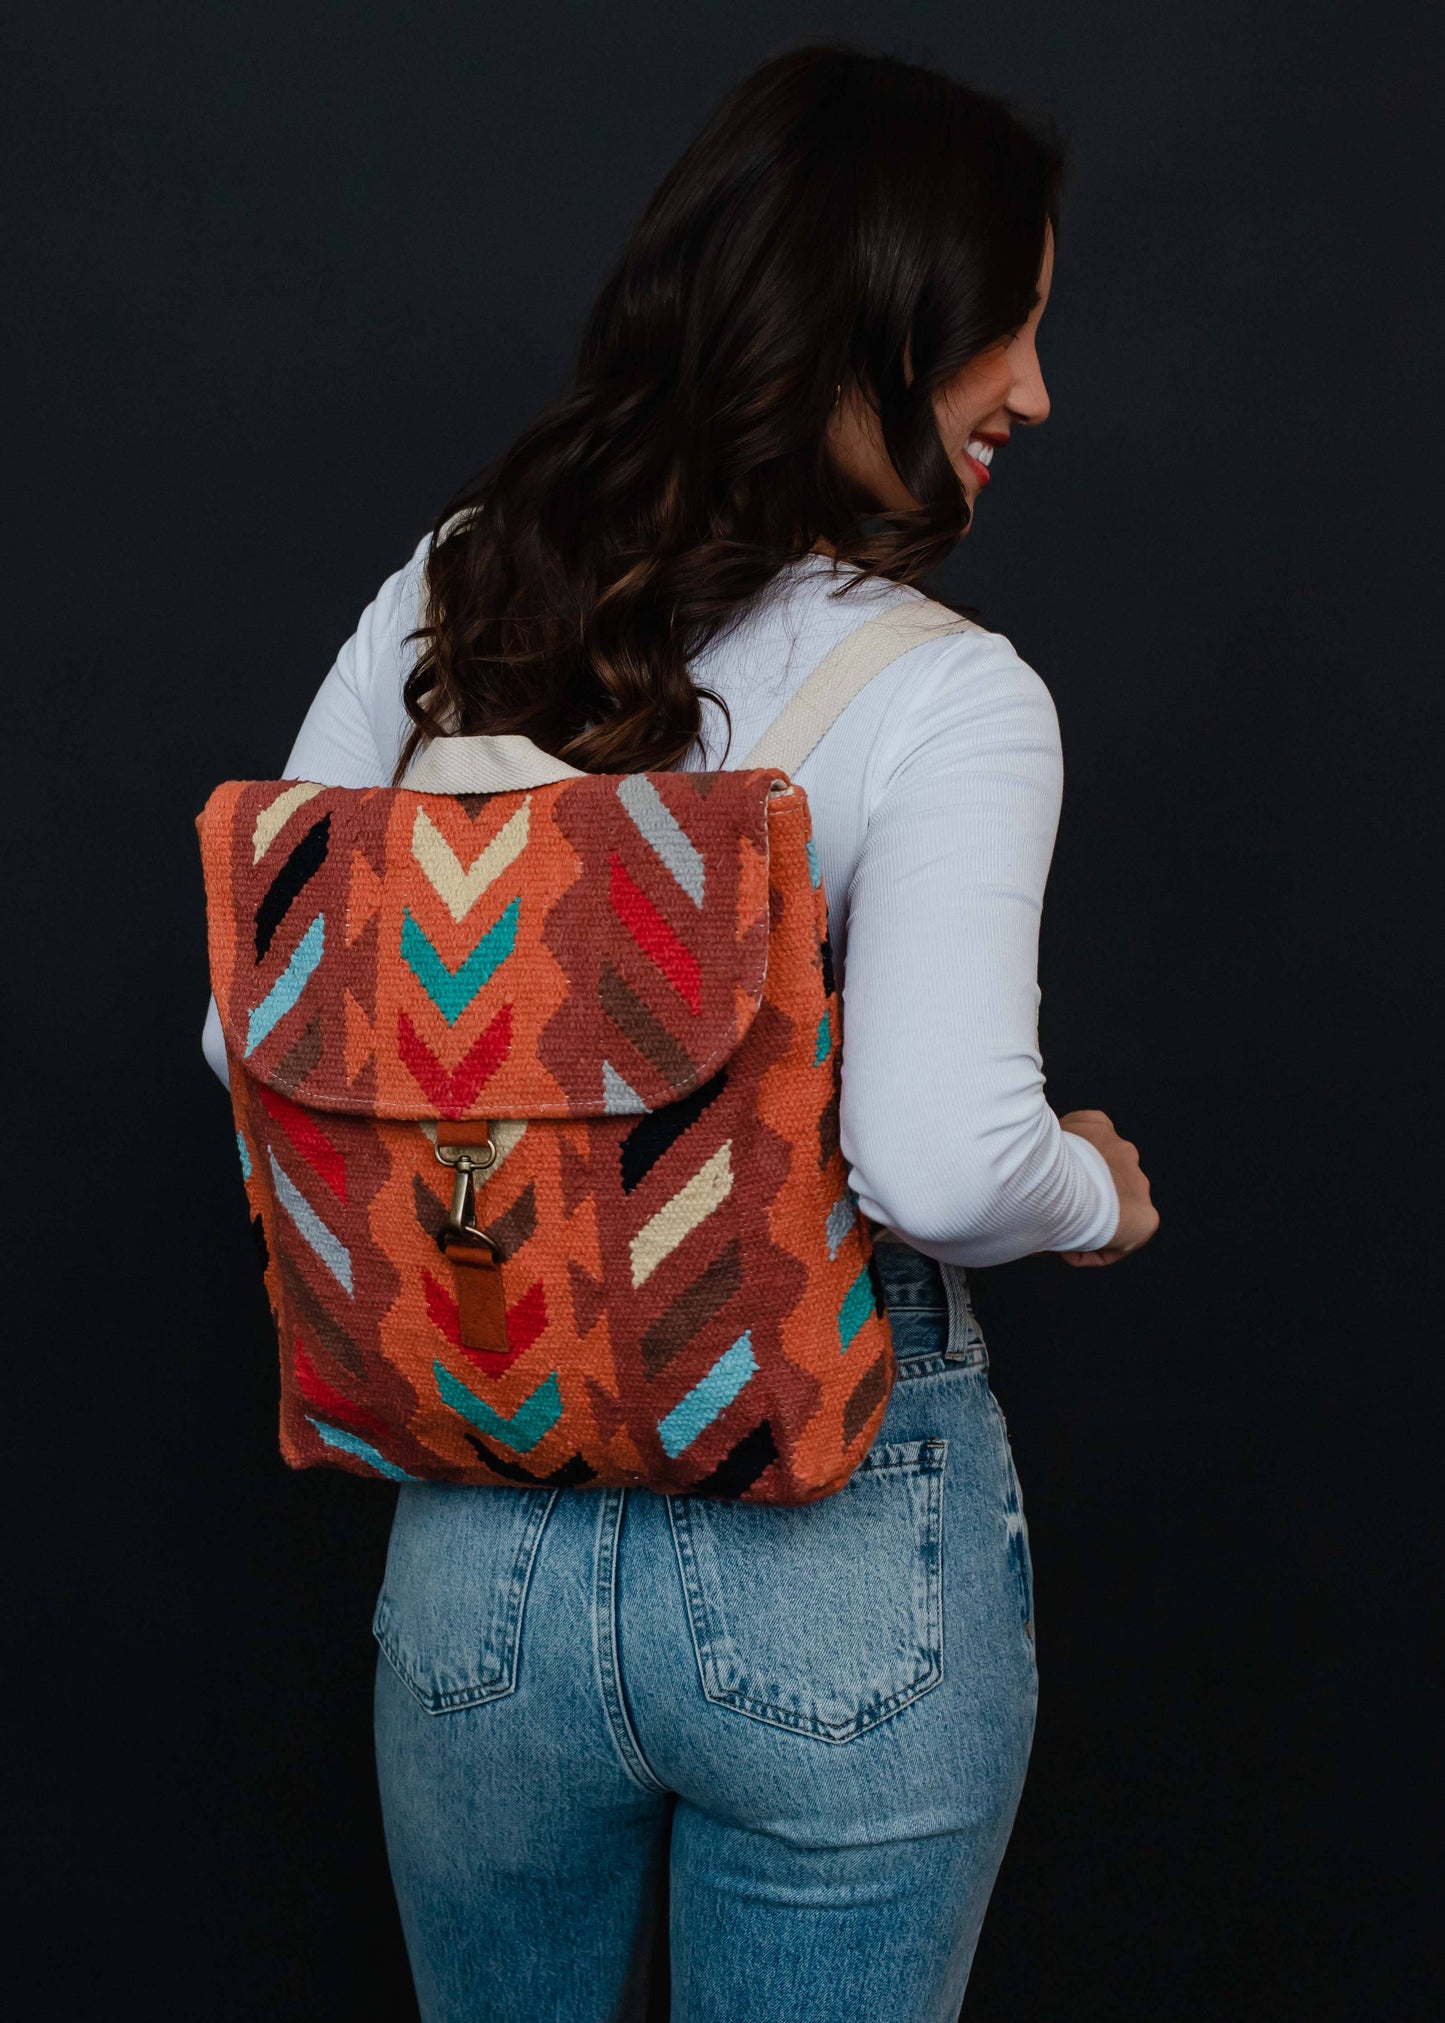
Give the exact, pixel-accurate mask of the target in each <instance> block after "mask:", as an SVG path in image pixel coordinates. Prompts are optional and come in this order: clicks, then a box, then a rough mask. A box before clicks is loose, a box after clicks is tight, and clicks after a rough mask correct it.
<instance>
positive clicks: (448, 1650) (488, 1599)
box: [371, 1482, 557, 1714]
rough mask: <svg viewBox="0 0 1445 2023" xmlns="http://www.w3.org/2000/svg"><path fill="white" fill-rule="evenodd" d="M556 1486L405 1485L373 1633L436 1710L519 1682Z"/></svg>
mask: <svg viewBox="0 0 1445 2023" xmlns="http://www.w3.org/2000/svg"><path fill="white" fill-rule="evenodd" d="M556 1496H557V1491H556V1490H555V1489H472V1488H453V1487H451V1486H449V1485H446V1484H443V1483H425V1482H419V1483H403V1484H402V1486H401V1488H400V1489H399V1490H398V1492H397V1503H396V1512H395V1515H394V1516H393V1518H392V1521H391V1537H390V1539H389V1540H388V1542H387V1548H386V1572H385V1574H384V1576H383V1578H382V1584H381V1592H380V1594H379V1595H378V1597H377V1602H376V1611H375V1614H374V1615H373V1617H372V1623H371V1631H372V1635H373V1636H374V1637H375V1638H376V1641H377V1642H378V1644H380V1646H381V1648H382V1650H383V1651H384V1652H385V1654H386V1656H387V1657H388V1658H389V1659H390V1661H391V1663H392V1665H393V1666H394V1667H395V1669H396V1671H397V1673H398V1674H399V1675H400V1677H401V1679H402V1682H403V1683H404V1684H405V1685H406V1686H408V1687H409V1688H410V1690H411V1691H412V1692H413V1693H414V1694H415V1695H416V1697H417V1699H418V1700H420V1702H421V1704H422V1705H423V1707H425V1708H426V1710H427V1712H428V1713H430V1714H445V1713H449V1712H451V1711H452V1710H454V1709H455V1708H458V1707H476V1706H480V1705H481V1703H482V1702H483V1701H485V1700H499V1699H501V1698H502V1696H503V1695H504V1694H506V1693H510V1692H511V1691H512V1690H513V1688H514V1687H515V1685H516V1669H517V1647H518V1643H519V1641H520V1638H521V1633H522V1609H523V1605H524V1603H525V1601H526V1598H527V1584H528V1582H529V1581H530V1580H531V1577H532V1563H533V1561H534V1560H535V1558H536V1556H537V1546H538V1542H539V1540H540V1539H541V1536H542V1527H543V1526H544V1525H545V1524H546V1522H547V1513H548V1511H549V1510H550V1509H551V1508H552V1504H553V1502H554V1501H555V1499H556Z"/></svg>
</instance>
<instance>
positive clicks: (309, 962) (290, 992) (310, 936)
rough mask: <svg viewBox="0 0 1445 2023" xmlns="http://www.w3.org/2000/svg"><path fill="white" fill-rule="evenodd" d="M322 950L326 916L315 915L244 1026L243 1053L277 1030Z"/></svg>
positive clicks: (304, 986) (248, 1051) (305, 983)
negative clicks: (283, 967) (273, 1030)
mask: <svg viewBox="0 0 1445 2023" xmlns="http://www.w3.org/2000/svg"><path fill="white" fill-rule="evenodd" d="M325 946H326V916H325V915H324V914H322V913H318V914H317V916H316V918H315V919H314V920H313V921H312V923H311V925H310V926H309V927H308V928H307V930H306V932H305V933H304V934H303V935H302V937H301V939H300V940H299V941H298V942H297V944H296V946H295V948H294V949H293V950H292V953H291V960H290V961H289V962H288V963H287V965H286V967H285V969H283V970H282V972H281V974H280V976H278V977H277V979H276V981H275V982H274V983H273V984H272V986H271V988H270V989H269V990H268V991H267V993H266V995H265V996H264V997H263V998H262V1000H261V1002H260V1003H259V1004H258V1005H257V1007H256V1009H255V1010H254V1011H253V1012H252V1014H251V1016H250V1018H249V1019H248V1021H247V1023H246V1053H247V1055H248V1056H249V1055H251V1054H253V1053H255V1051H256V1049H257V1047H259V1046H260V1044H261V1042H262V1040H264V1039H265V1037H266V1035H267V1033H269V1032H270V1031H272V1029H273V1028H274V1027H276V1026H278V1025H279V1024H280V1023H281V1021H282V1019H284V1018H285V1016H286V1014H287V1012H288V1011H290V1010H291V1008H292V1006H293V1005H294V1004H295V1003H296V1000H297V999H298V998H299V997H300V995H301V993H302V991H303V990H305V988H306V986H307V984H308V983H309V982H310V981H311V979H312V977H313V976H314V975H315V974H316V966H317V964H318V963H319V962H320V960H321V956H322V951H323V950H324V948H325Z"/></svg>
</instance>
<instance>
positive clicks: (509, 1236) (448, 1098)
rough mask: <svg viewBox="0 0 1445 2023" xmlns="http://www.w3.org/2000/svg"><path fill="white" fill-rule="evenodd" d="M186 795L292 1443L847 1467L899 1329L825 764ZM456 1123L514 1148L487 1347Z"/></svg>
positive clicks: (688, 1472)
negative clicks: (812, 777) (857, 1046)
mask: <svg viewBox="0 0 1445 2023" xmlns="http://www.w3.org/2000/svg"><path fill="white" fill-rule="evenodd" d="M197 826H198V829H199V831H200V836H201V846H202V856H203V863H204V869H205V878H206V893H207V911H208V919H209V939H210V960H211V973H212V982H213V987H214V990H215V994H216V1001H217V1004H218V1007H219V1010H220V1014H221V1020H222V1025H223V1027H224V1030H225V1034H226V1044H227V1051H228V1055H229V1058H230V1065H231V1087H232V1096H233V1105H234V1110H235V1122H236V1128H237V1143H238V1148H239V1152H240V1159H241V1166H242V1172H243V1175H244V1179H245V1184H246V1189H247V1193H248V1196H249V1200H250V1206H251V1210H252V1215H253V1227H254V1229H255V1232H256V1235H257V1238H258V1241H259V1243H260V1246H261V1249H262V1252H263V1256H264V1257H265V1260H266V1266H265V1269H266V1284H267V1289H268V1293H269V1296H270V1300H271V1305H272V1310H273V1313H274V1316H275V1320H276V1325H277V1329H278V1334H279V1340H280V1348H281V1417H280V1444H281V1450H282V1453H283V1455H284V1457H285V1459H286V1460H287V1461H288V1462H289V1463H290V1464H291V1465H292V1466H293V1467H298V1468H301V1467H310V1466H316V1465H324V1466H333V1467H340V1468H345V1469H349V1470H353V1471H355V1472H358V1473H362V1474H371V1475H379V1476H383V1477H386V1478H388V1479H390V1480H393V1481H399V1482H400V1481H413V1480H420V1481H434V1482H449V1483H458V1484H499V1485H508V1484H521V1485H528V1486H531V1485H535V1484H560V1485H565V1486H578V1487H580V1486H586V1485H597V1486H604V1485H617V1484H641V1485H645V1486H647V1487H649V1488H653V1489H658V1490H667V1491H673V1492H678V1493H688V1494H699V1495H713V1496H720V1497H729V1498H744V1499H747V1500H750V1501H756V1502H760V1503H805V1502H808V1501H811V1500H813V1499H815V1498H817V1497H821V1496H826V1495H828V1494H829V1493H831V1492H832V1491H833V1490H836V1489H838V1488H840V1487H841V1486H842V1484H843V1483H844V1482H845V1481H846V1480H847V1479H848V1477H849V1475H850V1474H851V1473H852V1470H853V1469H854V1467H855V1466H856V1465H857V1463H858V1462H859V1460H861V1458H862V1456H863V1454H864V1453H865V1452H866V1450H867V1448H868V1446H869V1444H870V1442H871V1441H872V1439H873V1438H874V1436H875V1434H876V1432H877V1429H878V1426H879V1424H880V1422H881V1419H882V1416H883V1411H884V1407H885V1405H886V1403H887V1398H888V1394H889V1391H890V1388H891V1384H892V1377H893V1358H892V1345H891V1340H890V1335H889V1328H888V1320H887V1315H886V1313H885V1312H884V1310H883V1305H882V1300H881V1296H880V1292H879V1285H878V1279H877V1273H876V1270H875V1268H874V1265H873V1261H872V1248H871V1238H870V1232H869V1228H868V1225H867V1223H866V1222H865V1221H864V1219H863V1218H862V1217H861V1216H860V1214H859V1213H858V1209H857V1204H856V1202H855V1200H854V1198H853V1196H852V1194H851V1193H850V1191H849V1188H848V1185H847V1167H846V1162H845V1161H844V1158H843V1155H842V1152H841V1150H840V1147H839V1139H838V1116H839V1112H838V1099H839V1087H840V1081H839V1061H840V1031H839V1001H838V996H837V993H836V990H835V987H834V979H833V976H832V970H831V963H830V959H829V950H828V944H827V913H826V907H825V904H824V895H823V891H822V887H821V881H820V878H819V875H818V870H817V858H816V852H815V849H814V846H813V842H812V836H811V825H810V819H809V814H808V807H807V800H806V796H805V794H804V793H803V790H802V789H801V788H799V787H797V786H796V785H792V784H789V783H788V782H787V780H786V778H785V777H783V776H780V775H779V773H778V772H777V771H776V769H774V768H770V767H758V768H751V769H744V770H739V771H731V772H712V773H688V772H678V773H639V774H626V775H600V774H599V775H588V776H577V777H574V778H570V779H565V780H562V781H559V782H553V783H551V784H547V785H542V786H537V787H533V788H531V789H530V790H528V791H525V792H523V791H512V792H498V793H490V794H485V795H483V794H456V795H453V794H437V793H420V792H415V791H412V790H410V789H407V788H405V787H402V788H372V789H352V788H336V787H321V786H317V785H314V784H311V783H309V782H304V781H289V782H288V781H269V782H239V783H237V782H232V783H229V784H227V785H225V786H222V787H219V788H218V789H217V790H216V792H215V793H214V794H213V795H212V797H211V799H210V800H209V802H208V803H207V805H206V808H205V810H204V811H203V813H202V814H201V816H200V817H199V818H198V824H197ZM458 1120H478V1122H477V1129H476V1130H475V1131H474V1132H473V1133H472V1134H471V1135H473V1136H480V1135H482V1133H483V1132H486V1133H487V1134H489V1138H490V1144H491V1147H492V1148H494V1163H493V1164H492V1165H491V1166H490V1168H489V1169H488V1170H487V1171H486V1172H485V1174H480V1173H479V1174H478V1175H477V1176H476V1192H475V1203H476V1205H475V1209H474V1214H475V1217H476V1221H477V1223H478V1224H480V1225H482V1226H483V1227H484V1231H485V1237H486V1241H487V1244H488V1245H489V1246H490V1248H489V1250H488V1252H487V1253H486V1256H487V1261H488V1262H491V1261H492V1259H493V1258H495V1259H496V1260H497V1261H498V1264H499V1284H500V1295H499V1297H500V1300H501V1302H502V1305H501V1307H500V1308H499V1313H501V1314H503V1315H504V1327H503V1328H502V1330H501V1332H500V1333H499V1334H498V1336H497V1337H496V1339H495V1340H493V1341H491V1342H490V1343H489V1345H487V1346H481V1347H479V1346H477V1345H476V1343H475V1340H473V1341H471V1342H470V1343H469V1341H468V1339H467V1329H466V1328H465V1327H464V1326H463V1325H462V1311H461V1306H460V1301H461V1299H462V1293H461V1291H460V1289H459V1284H458V1281H459V1280H460V1279H461V1278H462V1276H463V1274H462V1273H461V1272H460V1271H456V1272H454V1271H453V1269H452V1268H451V1266H450V1265H449V1263H448V1257H449V1256H450V1255H451V1254H452V1253H450V1252H448V1251H447V1250H446V1249H445V1248H444V1239H445V1237H446V1229H447V1219H448V1211H449V1203H451V1202H452V1200H453V1194H452V1189H453V1174H452V1173H450V1172H448V1170H447V1168H446V1166H445V1165H444V1164H441V1163H439V1151H438V1132H439V1130H440V1132H441V1135H442V1139H443V1141H444V1145H445V1142H446V1141H447V1140H448V1139H449V1138H450V1139H455V1138H456V1137H457V1135H458V1134H457V1132H456V1131H455V1129H451V1130H450V1131H449V1130H448V1124H449V1122H450V1123H451V1124H452V1125H455V1123H456V1122H457V1121H458ZM462 1135H466V1134H462ZM473 1233H474V1234H475V1231H474V1232H473Z"/></svg>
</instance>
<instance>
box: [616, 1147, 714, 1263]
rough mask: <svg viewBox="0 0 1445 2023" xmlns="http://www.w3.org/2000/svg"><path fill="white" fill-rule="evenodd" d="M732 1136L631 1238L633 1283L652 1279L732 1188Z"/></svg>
mask: <svg viewBox="0 0 1445 2023" xmlns="http://www.w3.org/2000/svg"><path fill="white" fill-rule="evenodd" d="M732 1149H733V1144H732V1139H731V1138H729V1139H728V1141H727V1143H726V1144H725V1145H719V1147H718V1149H717V1151H716V1152H714V1153H713V1155H712V1157H711V1159H709V1160H708V1162H707V1164H706V1165H705V1166H700V1167H699V1168H698V1170H697V1172H696V1173H694V1174H693V1176H692V1178H691V1180H689V1181H688V1183H687V1185H686V1186H685V1187H681V1188H679V1189H678V1191H677V1193H676V1194H674V1195H673V1197H672V1199H671V1201H669V1202H668V1203H667V1204H666V1205H665V1206H664V1207H662V1208H659V1209H658V1211H657V1213H656V1215H654V1216H653V1217H651V1219H650V1220H649V1221H647V1222H644V1223H643V1225H642V1227H641V1229H639V1230H638V1232H637V1234H636V1236H634V1237H633V1239H632V1246H631V1249H632V1283H633V1284H634V1286H638V1285H641V1284H642V1283H643V1282H644V1280H646V1279H649V1278H651V1276H652V1274H653V1273H654V1272H655V1271H656V1270H657V1267H658V1266H659V1265H660V1264H661V1263H662V1261H663V1259H664V1258H667V1257H671V1255H672V1253H673V1252H674V1251H675V1250H676V1249H677V1246H678V1245H679V1244H680V1243H681V1242H682V1240H683V1238H684V1237H685V1236H688V1235H690V1234H691V1233H692V1231H693V1230H694V1229H696V1228H697V1226H698V1224H699V1223H700V1222H701V1221H702V1220H703V1218H704V1217H705V1216H708V1215H711V1214H712V1212H713V1210H714V1209H715V1208H716V1207H717V1206H718V1205H719V1203H720V1202H723V1201H726V1200H727V1198H728V1196H729V1195H730V1194H731V1193H732V1191H733V1168H732Z"/></svg>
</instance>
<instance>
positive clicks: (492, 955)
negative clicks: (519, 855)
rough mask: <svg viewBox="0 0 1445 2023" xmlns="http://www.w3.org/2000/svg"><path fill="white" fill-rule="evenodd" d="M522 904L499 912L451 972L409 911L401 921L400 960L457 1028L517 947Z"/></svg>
mask: <svg viewBox="0 0 1445 2023" xmlns="http://www.w3.org/2000/svg"><path fill="white" fill-rule="evenodd" d="M521 907H522V902H521V900H520V899H514V900H513V901H512V903H511V905H510V906H508V907H507V909H506V911H505V912H503V913H499V914H498V915H497V918H496V919H495V920H494V921H493V922H492V925H491V926H490V927H489V928H488V929H487V931H486V933H485V934H484V935H483V936H482V938H481V940H480V941H479V942H478V943H477V945H476V947H475V948H473V950H472V951H471V953H470V954H469V955H468V956H467V957H466V959H465V961H463V962H461V963H459V964H458V965H457V967H456V968H455V969H449V968H448V967H447V965H446V964H445V963H444V962H443V961H442V959H441V957H440V956H439V955H438V954H437V952H436V950H435V949H434V948H433V947H432V945H431V943H430V942H429V941H428V940H427V938H426V934H425V932H424V930H423V929H422V928H420V927H418V926H417V924H416V922H415V920H413V918H412V916H411V914H410V912H406V913H404V914H403V915H402V918H401V959H402V961H403V962H404V963H405V964H406V966H407V968H408V969H409V970H410V971H411V973H412V975H413V976H414V977H415V978H416V980H417V982H418V983H419V984H420V985H421V987H422V989H423V990H424V991H425V992H426V994H427V996H428V997H429V998H430V999H431V1001H432V1003H433V1004H434V1005H435V1006H436V1008H437V1010H438V1011H439V1012H440V1013H441V1015H442V1017H443V1018H444V1019H445V1020H446V1022H447V1024H448V1025H449V1026H454V1025H455V1024H456V1022H457V1020H458V1019H459V1018H460V1017H461V1015H462V1013H463V1012H464V1011H465V1010H466V1009H467V1006H468V1005H469V1004H471V1002H472V1000H473V999H474V998H475V997H476V995H477V992H478V991H479V990H481V989H482V988H483V987H484V986H485V985H486V984H489V983H490V982H491V980H492V978H493V977H494V976H495V975H496V973H497V971H498V970H499V969H500V968H501V966H502V964H503V963H504V962H505V961H506V959H507V957H508V956H509V955H510V954H511V952H512V950H513V949H514V948H515V947H516V945H517V916H518V914H519V913H520V911H521Z"/></svg>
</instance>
